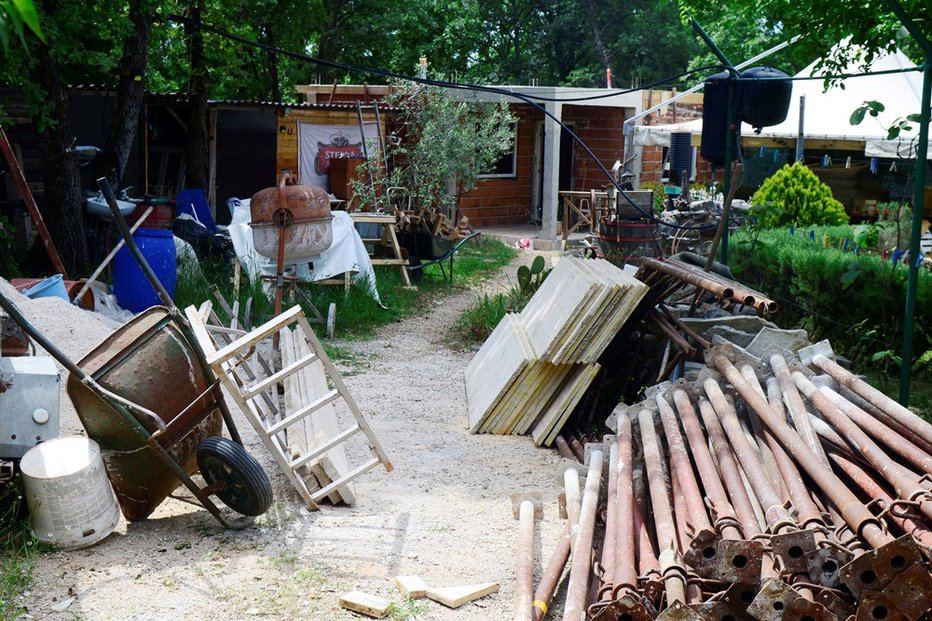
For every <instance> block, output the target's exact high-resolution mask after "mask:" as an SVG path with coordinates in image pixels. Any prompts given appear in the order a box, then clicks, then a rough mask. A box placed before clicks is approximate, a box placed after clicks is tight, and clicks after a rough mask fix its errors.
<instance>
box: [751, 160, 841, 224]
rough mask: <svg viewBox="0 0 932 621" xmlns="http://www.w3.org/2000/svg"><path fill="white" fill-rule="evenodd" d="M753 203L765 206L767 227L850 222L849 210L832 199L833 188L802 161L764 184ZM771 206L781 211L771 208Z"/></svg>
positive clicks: (763, 213)
mask: <svg viewBox="0 0 932 621" xmlns="http://www.w3.org/2000/svg"><path fill="white" fill-rule="evenodd" d="M751 204H752V205H755V206H758V207H765V209H763V210H762V211H761V212H760V214H759V220H760V223H761V226H763V227H765V228H768V227H778V226H783V225H786V224H794V225H796V226H810V225H814V224H815V225H822V224H827V225H838V224H844V223H846V222H848V215H847V214H846V213H845V207H844V205H842V204H841V203H840V202H839V201H837V200H835V198H834V197H833V196H832V190H831V188H829V187H828V186H827V185H825V184H824V183H822V182H821V181H819V178H818V177H816V176H815V173H813V172H812V171H811V170H809V168H807V167H806V166H805V165H804V164H802V163H801V162H796V163H794V164H787V165H786V166H784V167H783V168H781V169H780V170H778V171H777V172H776V173H774V175H773V176H771V177H769V178H768V179H767V180H766V181H764V183H763V184H762V185H761V187H760V189H759V190H758V191H757V192H755V194H754V196H753V197H751ZM770 206H774V207H776V208H777V210H778V211H777V210H772V209H768V208H767V207H770Z"/></svg>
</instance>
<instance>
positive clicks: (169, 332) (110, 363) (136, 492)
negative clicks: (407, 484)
mask: <svg viewBox="0 0 932 621" xmlns="http://www.w3.org/2000/svg"><path fill="white" fill-rule="evenodd" d="M98 183H99V184H100V186H101V189H102V190H103V192H104V196H105V197H106V198H107V201H108V204H109V205H110V207H111V210H112V211H113V213H114V221H115V222H116V224H117V228H118V229H119V230H120V232H121V234H122V235H123V239H124V241H125V242H126V245H127V248H129V250H130V252H131V253H132V255H133V257H134V258H135V259H136V261H137V262H138V263H139V266H140V268H142V271H143V273H144V274H145V275H146V277H147V278H148V280H149V282H150V283H151V284H152V286H153V288H154V289H155V290H156V292H157V293H158V295H159V298H160V299H161V300H162V302H163V304H164V305H165V306H154V307H152V308H149V309H148V310H146V311H143V312H142V313H140V314H139V315H137V316H136V317H135V318H133V319H132V320H131V321H129V322H128V323H126V324H125V325H123V326H122V327H121V328H119V329H118V330H117V331H116V332H114V333H113V334H112V335H111V336H110V337H109V338H107V339H106V340H105V341H104V342H102V343H101V344H100V345H98V346H97V347H96V348H94V349H93V350H92V351H91V352H90V353H88V354H87V355H86V356H84V358H82V359H81V360H80V361H79V362H78V363H74V362H73V361H71V360H70V359H69V358H68V357H67V356H65V354H64V353H63V352H62V351H61V350H59V349H58V348H57V347H55V346H54V345H53V344H52V343H51V342H49V341H48V340H47V339H46V338H45V337H44V335H42V334H41V333H40V332H39V331H38V330H36V329H35V328H34V327H33V326H32V325H31V324H30V323H29V322H28V321H27V320H26V318H25V317H24V316H23V315H22V313H20V311H19V309H18V308H16V306H15V305H14V304H13V303H12V302H11V301H10V300H8V299H7V298H6V297H4V296H3V295H2V294H0V307H2V308H3V310H4V311H6V312H7V314H9V316H10V317H11V318H12V319H13V320H14V321H15V322H16V323H17V324H19V325H20V327H22V329H23V330H24V331H25V332H26V333H27V334H28V335H29V336H30V337H31V338H32V339H33V340H34V341H35V342H36V343H37V344H38V345H40V346H41V347H42V348H43V349H45V350H46V351H47V352H48V353H49V354H50V355H52V356H53V357H54V358H55V359H56V360H57V361H58V362H59V363H61V364H62V366H64V367H65V368H66V369H67V370H68V372H69V377H68V384H67V387H68V394H69V396H70V397H71V399H72V401H73V402H74V406H75V410H76V411H77V413H78V417H79V418H80V419H81V422H82V423H83V425H84V427H85V429H86V430H87V434H88V436H89V437H91V439H93V440H94V441H96V442H97V443H98V444H99V445H100V447H101V450H102V452H103V454H104V463H105V465H106V467H107V474H108V476H109V478H110V482H111V484H112V485H113V488H114V491H115V492H116V496H117V500H118V501H119V503H120V509H121V511H122V512H123V515H124V517H125V518H126V519H127V520H128V521H131V522H135V521H141V520H144V519H146V518H147V517H148V516H149V515H150V514H151V513H152V512H153V511H154V510H155V508H156V507H157V506H158V505H159V504H161V503H162V501H164V500H165V499H166V498H167V497H169V496H170V495H171V494H172V492H173V491H174V490H175V489H176V488H177V487H178V485H179V483H181V484H183V485H184V486H185V487H186V488H188V490H189V491H190V492H191V494H193V496H194V498H195V499H196V501H197V504H200V505H201V506H203V507H204V508H205V509H207V510H208V511H209V512H210V513H211V514H212V515H213V516H214V517H215V518H216V519H217V520H218V521H219V522H220V523H221V524H222V525H223V526H224V527H226V528H233V529H237V528H243V527H245V526H247V525H248V524H250V523H251V522H252V521H253V520H254V519H255V517H256V516H258V515H261V514H263V513H265V512H266V511H267V510H268V508H269V506H270V505H271V503H272V486H271V483H270V482H269V479H268V476H267V475H266V473H265V471H264V470H263V469H262V467H261V466H260V465H259V463H258V462H257V461H256V460H255V459H254V458H253V457H252V456H251V455H250V454H249V453H247V452H246V450H245V449H244V448H243V446H242V440H241V438H240V435H239V432H238V431H237V429H236V425H235V423H234V422H233V419H232V416H231V415H230V412H229V409H228V408H227V406H226V404H225V402H224V400H223V393H222V392H221V388H220V382H219V380H218V379H217V378H216V377H215V375H214V373H213V371H212V370H211V368H210V366H209V365H208V364H207V361H206V358H205V355H204V352H203V350H202V349H201V347H200V345H199V343H198V340H197V338H196V337H195V335H194V333H193V331H192V330H191V326H190V324H189V323H188V320H187V319H186V318H185V316H184V314H183V313H182V312H181V311H180V310H179V309H178V308H177V307H176V306H175V305H174V303H173V302H172V299H171V297H170V296H169V295H168V293H167V292H166V291H165V289H164V287H162V285H161V283H160V282H159V281H158V279H157V278H156V277H155V274H154V273H153V272H152V269H151V268H150V267H149V265H148V263H147V262H146V260H145V258H144V257H143V256H142V254H141V253H140V252H139V249H138V247H137V246H136V244H135V243H134V242H133V238H132V236H131V235H130V234H129V230H128V228H127V226H126V222H125V221H124V220H123V217H122V214H120V212H119V209H118V208H117V206H116V200H115V197H114V196H113V191H112V189H111V188H110V184H109V183H107V180H106V179H99V180H98ZM224 424H225V425H226V428H227V431H228V433H229V435H230V439H228V438H225V437H223V436H222V435H221V432H222V428H223V425H224ZM197 471H200V473H201V476H202V477H203V479H204V481H205V482H206V485H205V486H204V487H201V486H199V485H198V484H197V483H195V482H194V480H193V479H192V478H191V475H192V474H194V473H195V472H197ZM214 496H215V497H217V498H219V499H220V500H221V501H223V503H224V504H225V505H226V506H227V507H229V508H230V509H232V510H233V511H235V512H236V513H238V514H240V515H239V516H229V514H228V513H227V512H224V511H221V509H220V507H219V506H218V505H217V504H216V503H215V502H214V500H213V497H214ZM179 499H181V500H185V499H184V498H179Z"/></svg>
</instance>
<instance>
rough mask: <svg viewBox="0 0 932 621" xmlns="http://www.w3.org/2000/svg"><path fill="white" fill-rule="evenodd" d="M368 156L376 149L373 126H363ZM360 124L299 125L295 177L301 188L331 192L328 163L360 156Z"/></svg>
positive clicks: (376, 140)
mask: <svg viewBox="0 0 932 621" xmlns="http://www.w3.org/2000/svg"><path fill="white" fill-rule="evenodd" d="M363 128H364V129H365V132H366V147H367V149H368V152H369V153H370V154H374V153H375V149H377V148H378V142H379V138H378V136H379V134H378V130H377V128H376V125H375V123H366V124H364V125H363ZM363 152H364V151H363V148H362V134H361V132H360V131H359V125H323V124H316V123H298V175H299V176H298V178H299V179H300V180H301V183H302V184H303V185H316V186H320V187H322V188H324V189H325V190H327V191H328V192H329V191H330V160H331V159H334V158H339V157H363Z"/></svg>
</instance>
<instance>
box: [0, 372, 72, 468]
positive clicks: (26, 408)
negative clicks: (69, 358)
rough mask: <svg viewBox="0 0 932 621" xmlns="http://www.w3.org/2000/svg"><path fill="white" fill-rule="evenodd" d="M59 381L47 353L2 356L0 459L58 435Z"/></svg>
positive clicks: (14, 454) (19, 452)
mask: <svg viewBox="0 0 932 621" xmlns="http://www.w3.org/2000/svg"><path fill="white" fill-rule="evenodd" d="M60 381H61V379H60V378H59V376H58V369H57V368H56V367H55V363H54V362H53V361H52V359H51V358H50V357H48V356H22V357H16V358H0V459H19V458H20V457H22V456H23V455H25V454H26V451H28V450H29V449H31V448H32V447H34V446H35V445H37V444H39V443H40V442H44V441H45V440H50V439H52V438H57V437H58V420H59V419H58V417H59V398H60V394H61V393H60V392H59V383H60Z"/></svg>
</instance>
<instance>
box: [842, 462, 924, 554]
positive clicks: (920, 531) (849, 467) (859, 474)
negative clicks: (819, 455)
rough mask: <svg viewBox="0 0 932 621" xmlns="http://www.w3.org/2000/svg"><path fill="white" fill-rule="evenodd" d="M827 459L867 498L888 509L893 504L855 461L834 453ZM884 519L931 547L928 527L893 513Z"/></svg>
mask: <svg viewBox="0 0 932 621" xmlns="http://www.w3.org/2000/svg"><path fill="white" fill-rule="evenodd" d="M829 457H830V458H831V459H832V461H834V462H835V464H836V465H837V466H838V467H839V468H840V469H841V470H842V471H843V472H844V473H845V474H846V475H848V477H849V478H850V479H851V480H852V481H853V482H854V484H855V485H857V486H858V487H859V488H861V490H863V491H864V493H865V494H867V496H868V497H870V498H872V499H878V500H880V501H882V502H883V503H885V504H886V506H888V507H889V506H890V505H892V504H893V502H894V500H895V499H894V498H893V496H891V495H890V494H889V493H888V492H887V490H886V489H884V488H883V486H882V485H880V484H879V483H878V482H877V480H876V479H874V477H873V476H872V475H871V474H870V473H869V472H867V470H865V469H864V468H863V467H862V466H861V465H860V464H858V463H857V462H856V461H854V460H853V459H850V458H849V457H847V456H845V455H842V454H841V453H836V452H834V451H832V452H830V453H829ZM886 517H887V519H889V520H890V521H891V522H893V523H894V524H896V525H897V526H899V527H900V528H901V529H902V530H903V532H904V533H908V534H910V535H912V536H913V538H914V539H915V540H916V541H918V542H919V543H921V544H922V545H924V546H926V547H930V546H932V530H929V527H928V526H926V525H925V524H923V523H922V522H921V521H919V520H916V519H914V518H911V517H908V516H903V515H899V514H897V513H895V512H890V513H887V516H886Z"/></svg>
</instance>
